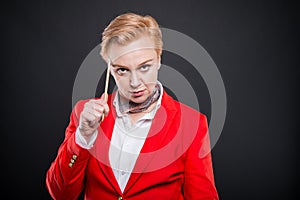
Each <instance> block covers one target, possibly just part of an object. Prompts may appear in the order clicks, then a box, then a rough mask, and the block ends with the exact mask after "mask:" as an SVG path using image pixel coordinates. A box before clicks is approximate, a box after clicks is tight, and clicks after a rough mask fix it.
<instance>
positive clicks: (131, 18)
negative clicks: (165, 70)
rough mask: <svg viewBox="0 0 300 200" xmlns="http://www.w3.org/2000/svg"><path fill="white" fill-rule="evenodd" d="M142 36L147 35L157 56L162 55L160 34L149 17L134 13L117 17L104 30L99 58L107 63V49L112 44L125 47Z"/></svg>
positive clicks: (155, 22) (157, 26)
mask: <svg viewBox="0 0 300 200" xmlns="http://www.w3.org/2000/svg"><path fill="white" fill-rule="evenodd" d="M142 35H148V36H149V37H150V39H151V40H152V41H153V44H154V48H155V49H156V51H157V55H158V56H160V55H161V53H162V46H163V42H162V34H161V30H160V28H159V25H158V23H157V21H156V20H155V19H154V18H153V17H151V16H149V15H146V16H142V15H138V14H135V13H125V14H122V15H119V16H117V17H116V18H115V19H114V20H112V21H111V22H110V24H109V25H108V26H107V27H106V28H105V29H104V31H103V33H102V42H101V52H100V54H101V56H102V58H103V59H104V60H105V61H107V59H108V57H107V52H108V48H109V46H110V45H111V44H112V43H117V44H120V45H126V44H129V43H130V42H132V41H134V40H135V39H138V38H139V37H140V36H142Z"/></svg>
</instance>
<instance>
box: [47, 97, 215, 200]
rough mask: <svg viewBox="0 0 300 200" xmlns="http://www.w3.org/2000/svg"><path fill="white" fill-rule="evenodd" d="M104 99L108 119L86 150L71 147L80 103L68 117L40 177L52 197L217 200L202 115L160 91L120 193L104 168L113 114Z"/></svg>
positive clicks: (105, 167) (109, 173)
mask: <svg viewBox="0 0 300 200" xmlns="http://www.w3.org/2000/svg"><path fill="white" fill-rule="evenodd" d="M113 97H114V95H109V98H108V104H109V106H110V112H109V115H108V116H107V117H106V118H105V120H104V121H103V122H102V123H101V124H100V126H99V128H98V137H97V139H96V142H95V144H94V146H93V148H92V149H91V150H86V149H83V148H81V147H80V146H78V145H77V144H76V143H75V132H76V128H77V126H78V123H79V116H80V113H81V111H82V109H83V106H84V103H85V102H87V101H88V100H82V101H79V102H78V103H77V104H76V105H75V107H74V109H73V110H72V113H71V116H70V123H69V125H68V127H67V128H66V132H65V139H64V141H63V143H62V144H61V146H60V147H59V150H58V153H57V157H56V158H55V160H54V161H53V162H52V164H51V166H50V168H49V169H48V171H47V175H46V185H47V189H48V191H49V193H50V195H51V196H52V197H53V199H63V200H69V199H76V198H78V196H79V195H80V193H81V192H82V191H84V196H85V199H86V200H88V199H104V200H110V199H126V200H127V199H128V200H139V199H143V200H145V199H155V200H160V199H162V200H181V199H186V200H191V199H193V200H194V199H203V200H204V199H205V200H213V199H214V200H218V199H219V197H218V193H217V190H216V187H215V183H214V176H213V168H212V159H211V153H210V149H209V148H210V144H209V136H208V124H207V120H206V117H205V115H203V114H201V113H200V112H198V111H196V110H194V109H192V108H190V107H188V106H186V105H184V104H182V103H179V102H177V101H175V100H173V99H172V97H170V96H169V95H168V94H167V93H166V92H164V93H163V97H162V102H161V107H160V108H159V109H158V111H157V113H156V115H155V117H154V119H153V122H152V125H151V128H150V131H149V134H148V137H147V139H146V141H145V143H144V146H143V148H142V150H141V153H140V155H139V157H138V159H137V162H136V165H135V168H134V172H133V173H132V174H131V176H130V179H129V181H128V183H127V185H126V188H125V190H124V192H123V193H122V192H121V190H120V188H119V186H118V183H117V181H116V179H115V177H114V174H113V171H112V169H111V168H110V166H109V158H108V149H109V141H110V139H111V135H112V131H113V127H114V123H115V116H116V113H115V111H114V107H113V106H112V100H113Z"/></svg>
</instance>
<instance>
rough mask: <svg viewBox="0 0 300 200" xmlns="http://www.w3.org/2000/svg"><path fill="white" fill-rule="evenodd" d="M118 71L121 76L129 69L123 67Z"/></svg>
mask: <svg viewBox="0 0 300 200" xmlns="http://www.w3.org/2000/svg"><path fill="white" fill-rule="evenodd" d="M116 71H117V73H118V74H119V75H123V74H125V73H126V72H127V71H128V69H126V68H123V67H121V68H118V69H117V70H116Z"/></svg>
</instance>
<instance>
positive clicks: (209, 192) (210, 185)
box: [183, 114, 219, 200]
mask: <svg viewBox="0 0 300 200" xmlns="http://www.w3.org/2000/svg"><path fill="white" fill-rule="evenodd" d="M198 126H199V127H198V132H197V134H196V136H195V139H194V140H193V142H192V144H191V146H190V147H189V149H188V151H187V157H186V161H185V172H184V176H185V178H184V186H183V193H184V198H185V200H196V199H201V200H218V199H219V197H218V193H217V190H216V187H215V183H214V175H213V167H212V158H211V152H210V141H209V134H208V125H207V119H206V116H205V115H203V114H200V123H199V125H198Z"/></svg>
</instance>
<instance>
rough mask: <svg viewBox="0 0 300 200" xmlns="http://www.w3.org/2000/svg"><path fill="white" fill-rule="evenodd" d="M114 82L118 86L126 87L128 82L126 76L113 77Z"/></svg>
mask: <svg viewBox="0 0 300 200" xmlns="http://www.w3.org/2000/svg"><path fill="white" fill-rule="evenodd" d="M115 82H116V85H117V86H118V88H126V87H127V85H128V83H129V82H128V78H124V77H118V76H116V77H115Z"/></svg>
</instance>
